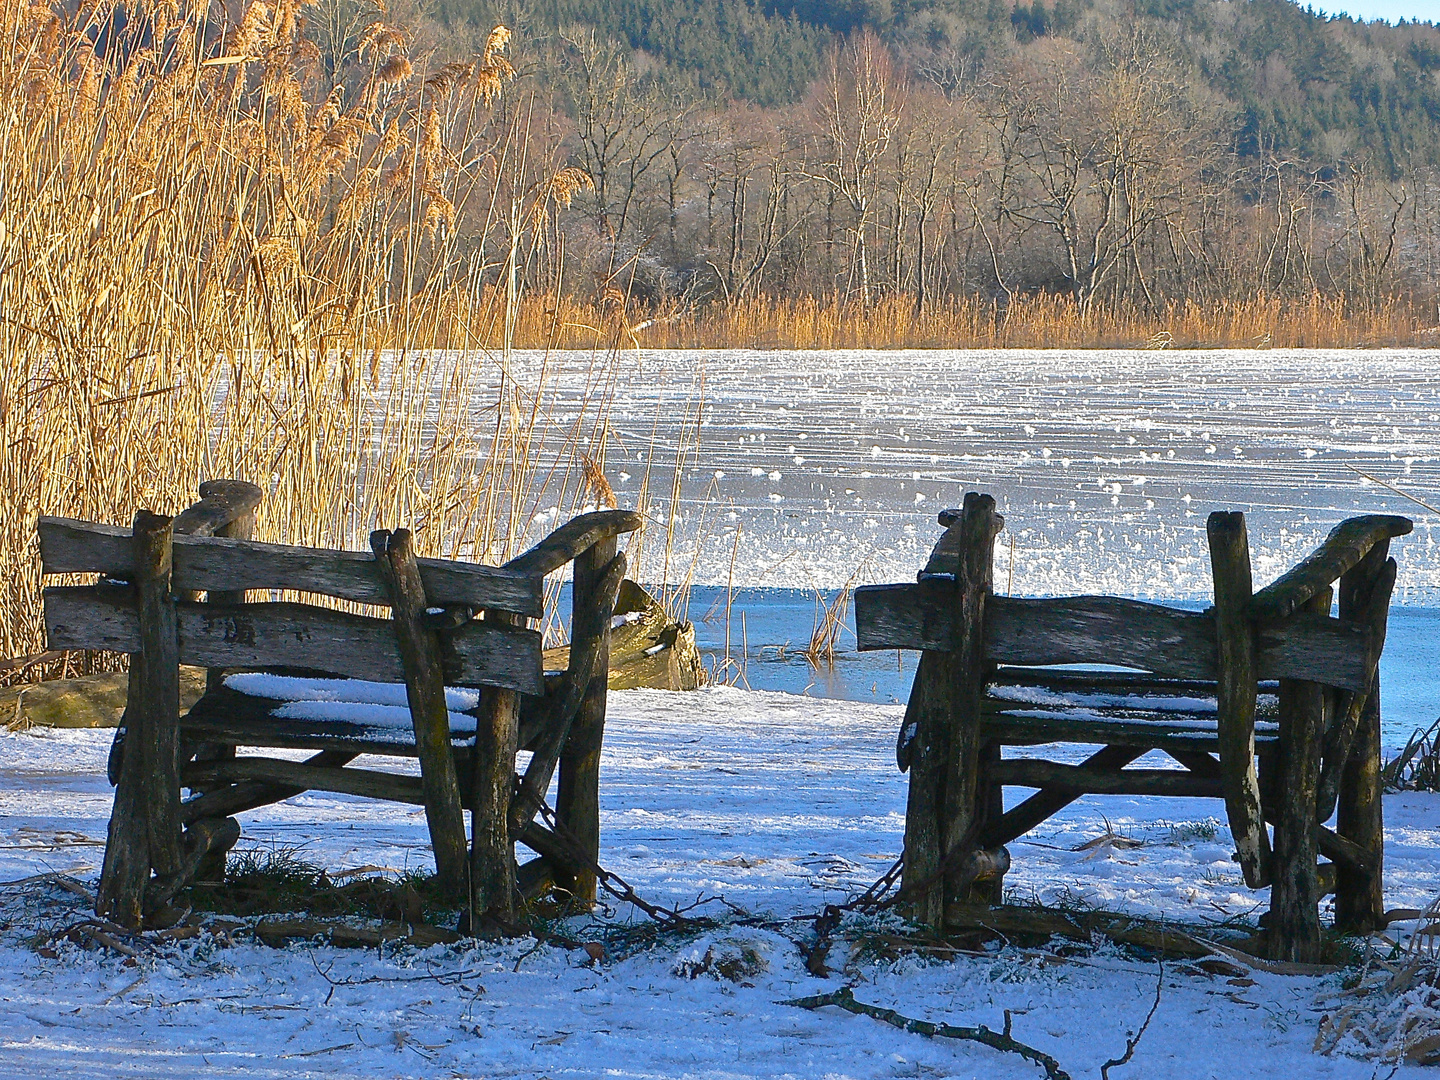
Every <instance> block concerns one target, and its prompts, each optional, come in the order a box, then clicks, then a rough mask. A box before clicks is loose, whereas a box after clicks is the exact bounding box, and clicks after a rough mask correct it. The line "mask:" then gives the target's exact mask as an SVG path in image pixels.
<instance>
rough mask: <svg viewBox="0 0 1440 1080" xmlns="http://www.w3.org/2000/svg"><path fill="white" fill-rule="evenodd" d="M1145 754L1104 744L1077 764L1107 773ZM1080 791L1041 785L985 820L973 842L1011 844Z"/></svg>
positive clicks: (993, 845)
mask: <svg viewBox="0 0 1440 1080" xmlns="http://www.w3.org/2000/svg"><path fill="white" fill-rule="evenodd" d="M1146 753H1148V750H1147V748H1145V747H1143V746H1106V747H1102V748H1101V749H1099V750H1097V751H1096V752H1095V753H1093V754H1091V755H1090V756H1089V757H1088V758H1086V759H1085V760H1084V761H1082V762H1081V763H1080V765H1081V768H1085V769H1095V770H1100V771H1103V772H1109V771H1111V770H1114V769H1123V768H1124V767H1125V766H1126V765H1129V764H1130V763H1131V762H1132V761H1134V760H1135V759H1136V758H1138V757H1142V756H1143V755H1144V754H1146ZM1081 794H1082V793H1081V792H1078V791H1074V790H1072V789H1070V788H1042V789H1041V790H1039V791H1037V792H1036V793H1035V794H1034V795H1031V796H1030V797H1029V798H1028V799H1026V800H1025V801H1024V802H1022V803H1021V804H1020V805H1019V806H1016V807H1014V808H1013V809H1011V810H1009V811H1007V812H1006V813H1004V814H1002V815H1001V816H1000V817H998V818H996V819H994V820H993V821H989V822H986V824H985V827H984V828H983V829H981V830H980V837H979V839H978V840H977V841H976V842H977V843H978V844H979V846H980V847H982V848H996V847H1000V846H1002V845H1004V844H1008V843H1010V841H1012V840H1014V839H1015V838H1016V837H1019V836H1024V835H1025V834H1026V833H1027V832H1029V831H1030V830H1031V829H1033V828H1034V827H1035V826H1036V825H1039V824H1040V823H1041V822H1042V821H1045V820H1046V819H1047V818H1049V817H1051V816H1053V815H1054V814H1056V813H1058V812H1059V811H1061V810H1063V809H1065V807H1067V806H1069V805H1070V804H1071V803H1072V802H1074V801H1075V800H1076V799H1078V798H1080V796H1081Z"/></svg>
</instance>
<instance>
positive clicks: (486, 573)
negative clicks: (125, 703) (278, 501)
mask: <svg viewBox="0 0 1440 1080" xmlns="http://www.w3.org/2000/svg"><path fill="white" fill-rule="evenodd" d="M38 531H39V533H40V558H41V562H42V564H43V569H44V572H45V573H47V574H83V573H100V574H105V575H107V576H109V577H114V578H120V579H122V580H129V578H130V576H131V574H132V573H133V562H132V560H131V556H130V547H129V545H130V531H129V530H128V529H122V528H118V527H116V526H114V525H96V524H94V523H92V522H88V521H76V520H74V519H71V518H56V517H42V518H41V519H40V521H39V525H38ZM416 562H417V564H418V565H419V567H420V580H421V581H422V582H423V583H424V585H425V595H426V596H427V597H428V598H429V600H430V602H431V604H433V605H436V606H439V605H445V604H468V605H471V606H473V607H488V608H496V609H498V610H501V611H513V612H515V613H516V614H520V615H529V616H539V615H540V614H542V612H543V611H544V599H543V595H542V590H543V588H544V582H543V580H542V578H543V575H539V574H534V573H528V572H524V571H517V570H508V569H504V568H501V567H496V566H481V565H480V564H479V563H467V562H458V561H455V560H450V559H417V560H416ZM174 587H175V588H176V589H180V590H194V591H205V592H239V591H242V590H245V589H294V590H296V591H298V592H313V593H321V594H323V595H325V596H334V597H338V598H339V599H342V600H353V601H355V602H356V603H362V604H389V603H390V593H389V591H388V590H387V589H386V587H385V583H384V581H383V580H382V579H381V577H380V574H379V571H378V570H377V569H376V567H375V560H374V558H373V557H372V556H371V554H370V553H369V552H359V551H332V550H329V549H326V548H306V547H291V546H289V545H287V544H266V543H262V542H260V541H258V540H231V539H227V538H225V537H218V536H178V535H177V536H176V537H175V542H174Z"/></svg>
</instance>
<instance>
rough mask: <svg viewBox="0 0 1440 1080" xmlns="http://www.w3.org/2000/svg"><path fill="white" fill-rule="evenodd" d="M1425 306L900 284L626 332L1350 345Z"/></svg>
mask: <svg viewBox="0 0 1440 1080" xmlns="http://www.w3.org/2000/svg"><path fill="white" fill-rule="evenodd" d="M596 314H597V315H598V313H596ZM1432 315H1433V313H1430V312H1428V311H1427V312H1426V313H1425V315H1424V316H1423V317H1422V314H1421V312H1419V311H1418V310H1416V309H1413V308H1412V307H1411V306H1410V305H1409V304H1408V303H1406V302H1404V301H1402V300H1398V299H1392V300H1388V301H1385V302H1384V303H1383V304H1381V305H1380V307H1379V308H1378V309H1367V308H1361V307H1357V306H1356V305H1353V304H1351V303H1349V302H1348V301H1347V300H1346V298H1345V297H1343V296H1323V295H1320V294H1313V295H1309V296H1305V297H1300V298H1286V299H1282V298H1275V297H1265V296H1256V297H1250V298H1246V299H1240V300H1222V301H1216V302H1213V303H1211V302H1207V303H1196V302H1187V303H1182V304H1177V305H1174V306H1171V307H1167V308H1164V309H1162V310H1159V311H1144V310H1141V309H1138V308H1134V307H1132V306H1130V305H1113V306H1107V305H1096V306H1095V307H1094V308H1092V309H1091V310H1090V311H1089V312H1088V313H1087V314H1084V315H1082V314H1080V313H1079V312H1078V310H1077V309H1076V307H1075V305H1074V303H1073V302H1072V301H1071V300H1070V299H1069V298H1068V297H1065V296H1057V295H1052V294H1042V295H1038V296H1034V297H1027V298H1019V299H1016V300H1015V301H1013V302H1012V303H1011V304H1009V306H1008V307H1005V308H1001V307H1000V306H999V305H997V304H996V303H993V302H991V301H988V300H983V299H960V300H945V301H937V302H934V303H927V304H926V305H925V306H924V307H923V308H921V309H919V310H917V309H916V305H915V302H914V299H913V298H911V297H908V296H904V295H896V296H889V297H885V298H882V299H881V300H879V301H877V302H876V303H874V304H872V305H871V306H870V307H868V308H864V307H861V306H860V305H859V304H858V303H853V302H845V301H842V300H839V299H830V300H825V299H814V298H801V299H797V300H769V299H756V300H743V301H737V302H734V303H731V304H725V305H721V304H716V305H711V306H706V307H703V308H700V309H698V310H696V311H694V312H672V313H668V314H660V315H648V316H645V317H637V318H635V319H633V321H631V322H629V324H628V325H627V327H626V328H625V330H624V331H623V332H622V333H623V336H624V337H626V338H629V339H630V340H631V341H632V342H634V343H637V344H642V345H644V346H646V347H649V348H727V347H737V348H762V349H768V348H775V349H778V348H794V349H890V348H917V349H926V348H945V349H994V348H1003V349H1050V348H1065V349H1143V348H1268V347H1274V348H1345V349H1353V348H1376V347H1388V346H1427V345H1428V346H1433V345H1435V344H1437V342H1440V330H1437V328H1436V327H1435V326H1434V320H1433V317H1431V316H1432ZM585 319H586V315H585V314H582V313H580V312H574V313H571V314H569V315H568V316H567V322H570V323H584V322H585ZM632 328H633V329H632ZM576 340H577V344H578V343H579V340H580V339H578V338H577V339H576Z"/></svg>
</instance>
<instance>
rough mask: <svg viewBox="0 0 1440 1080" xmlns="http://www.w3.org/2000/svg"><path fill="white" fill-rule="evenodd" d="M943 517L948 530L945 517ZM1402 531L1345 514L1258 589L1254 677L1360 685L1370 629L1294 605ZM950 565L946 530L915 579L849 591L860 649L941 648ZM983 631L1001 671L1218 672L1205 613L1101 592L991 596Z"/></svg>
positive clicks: (945, 638) (1369, 660) (1211, 618)
mask: <svg viewBox="0 0 1440 1080" xmlns="http://www.w3.org/2000/svg"><path fill="white" fill-rule="evenodd" d="M940 521H941V523H942V524H945V525H952V526H953V524H954V523H955V521H956V518H955V516H954V512H953V511H947V512H946V513H945V514H942V515H941V517H940ZM1411 527H1412V524H1411V522H1410V521H1409V519H1407V518H1403V517H1390V516H1381V515H1369V516H1365V517H1359V518H1351V519H1349V520H1347V521H1344V522H1342V523H1341V524H1340V525H1337V526H1336V527H1335V529H1334V530H1333V531H1332V533H1331V535H1330V537H1329V538H1328V539H1327V540H1326V542H1325V543H1324V544H1323V545H1321V547H1320V548H1319V549H1318V550H1317V551H1316V552H1315V553H1314V554H1312V555H1311V556H1310V557H1309V558H1307V559H1305V560H1304V561H1303V562H1302V563H1300V564H1299V565H1297V566H1296V567H1295V568H1294V569H1293V570H1291V571H1290V572H1289V573H1288V574H1286V575H1285V576H1284V577H1282V578H1280V579H1279V580H1278V581H1276V582H1275V583H1274V584H1272V585H1270V586H1268V587H1267V588H1265V589H1263V590H1261V591H1260V592H1257V593H1256V594H1255V595H1254V597H1253V599H1252V601H1251V606H1250V615H1251V618H1252V620H1253V621H1254V622H1255V623H1256V626H1257V633H1256V636H1257V640H1256V646H1257V648H1256V667H1257V670H1256V674H1257V677H1258V678H1261V679H1282V678H1283V679H1300V680H1304V681H1307V682H1318V683H1323V684H1325V685H1327V686H1336V687H1340V688H1341V689H1345V690H1353V691H1364V690H1366V689H1367V688H1368V686H1369V681H1370V672H1371V670H1372V669H1373V665H1374V654H1375V653H1376V651H1378V648H1379V646H1380V644H1381V641H1379V640H1377V639H1378V637H1379V635H1377V634H1376V632H1375V631H1374V629H1373V628H1372V627H1370V626H1366V625H1362V624H1358V623H1356V622H1352V621H1349V620H1345V619H1338V618H1334V617H1332V616H1330V615H1322V614H1317V613H1312V612H1306V611H1302V610H1301V608H1302V607H1303V606H1304V605H1305V603H1306V602H1307V601H1309V600H1310V599H1312V598H1313V597H1315V596H1316V595H1318V593H1319V592H1320V591H1321V589H1323V588H1326V587H1328V586H1329V584H1330V583H1331V582H1333V581H1335V580H1336V579H1337V578H1340V577H1342V576H1343V575H1344V574H1345V573H1347V572H1348V571H1349V570H1351V569H1353V568H1354V567H1355V566H1356V565H1358V564H1359V562H1360V560H1361V559H1362V558H1363V557H1364V555H1365V554H1366V553H1367V552H1368V551H1369V550H1370V548H1371V547H1373V546H1374V545H1375V544H1376V543H1378V542H1379V541H1380V540H1381V539H1386V538H1389V537H1394V536H1402V535H1404V534H1406V533H1408V532H1409V531H1410V529H1411ZM955 559H956V556H955V554H954V550H953V542H952V541H951V540H950V534H949V533H947V535H946V538H942V540H941V542H940V543H939V544H938V545H937V546H936V549H935V554H934V555H932V557H931V561H930V565H928V566H927V567H926V570H925V571H922V572H921V574H920V580H919V581H917V582H915V583H914V584H899V585H870V586H864V587H862V588H859V589H857V590H855V629H856V636H857V638H858V642H859V648H860V649H862V650H867V649H922V650H934V651H939V652H946V651H949V650H950V649H951V648H952V647H953V642H954V641H955V640H956V629H957V628H956V619H957V616H958V611H957V607H956V604H955V596H954V592H955V584H954V582H955V569H954V568H953V567H951V566H950V565H949V563H952V562H954V561H955ZM983 633H984V652H985V656H986V658H987V659H988V660H991V661H993V662H995V663H1000V664H1016V665H1025V666H1045V665H1051V664H1115V665H1119V666H1123V667H1133V668H1140V669H1142V670H1145V671H1149V672H1152V673H1153V674H1155V675H1159V676H1162V677H1167V678H1177V679H1204V680H1214V679H1216V678H1217V677H1218V673H1219V661H1218V649H1217V634H1216V625H1215V613H1214V611H1213V610H1207V611H1186V610H1183V609H1180V608H1173V607H1167V606H1165V605H1163V604H1150V603H1144V602H1142V601H1139V600H1127V599H1121V598H1118V597H1110V596H1064V597H1050V598H1041V599H1035V598H1020V597H1008V596H989V597H987V598H986V602H985V618H984V630H983Z"/></svg>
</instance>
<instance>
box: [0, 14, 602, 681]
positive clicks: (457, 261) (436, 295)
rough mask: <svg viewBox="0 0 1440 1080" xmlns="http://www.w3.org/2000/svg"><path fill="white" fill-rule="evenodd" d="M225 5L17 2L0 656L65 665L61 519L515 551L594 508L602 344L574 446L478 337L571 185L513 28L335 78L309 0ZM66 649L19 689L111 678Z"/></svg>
mask: <svg viewBox="0 0 1440 1080" xmlns="http://www.w3.org/2000/svg"><path fill="white" fill-rule="evenodd" d="M209 11H210V9H208V8H207V7H206V6H204V5H199V4H197V5H195V6H189V5H186V4H184V3H181V4H180V5H178V6H176V5H171V4H162V5H156V6H154V7H150V6H146V5H144V4H141V5H139V6H134V5H127V6H126V7H125V8H124V9H123V11H122V9H121V8H119V7H118V6H113V5H108V4H105V3H100V4H94V3H86V4H82V5H80V6H79V8H78V10H77V9H75V8H74V7H73V6H72V7H62V6H59V5H56V6H50V5H48V4H43V3H42V4H32V3H27V2H25V0H0V37H3V42H0V108H3V109H4V111H5V116H6V123H5V125H4V126H3V128H0V355H3V356H4V358H5V359H4V363H3V366H0V446H3V450H0V658H23V657H27V656H34V655H36V654H40V653H41V650H42V649H43V647H44V632H43V625H42V607H41V604H40V597H39V587H40V575H39V560H38V551H37V546H36V539H35V523H36V519H37V517H38V515H40V514H61V515H68V516H73V517H82V518H88V519H91V520H99V521H112V522H116V523H119V524H128V519H129V515H130V514H131V513H132V512H133V511H134V510H135V509H136V508H138V507H146V508H150V509H153V510H156V511H160V512H172V513H173V512H175V511H178V510H179V509H181V508H182V507H183V506H185V505H187V504H188V503H189V502H191V501H193V500H194V498H195V492H196V488H197V486H198V484H199V482H200V481H201V480H203V479H206V478H210V477H233V478H237V479H244V480H249V481H253V482H255V483H257V484H259V485H260V486H261V487H262V488H263V489H264V490H265V493H266V494H265V499H264V501H263V502H262V504H261V507H260V512H259V520H258V533H257V535H258V536H259V537H260V538H262V539H284V540H286V541H288V542H291V543H297V544H313V545H323V546H345V547H351V548H359V549H361V550H363V549H364V546H365V537H366V535H367V533H368V532H369V531H370V530H371V529H373V528H375V527H379V526H388V527H396V526H400V525H405V526H408V527H410V528H412V529H413V530H414V531H415V534H416V537H417V544H418V546H419V547H420V548H421V549H422V550H423V551H424V553H426V554H448V555H457V556H464V557H470V558H478V559H485V560H488V561H495V560H500V559H503V558H505V557H507V556H508V555H510V554H512V553H514V552H515V551H516V550H518V549H519V548H520V547H521V546H522V545H523V544H524V543H525V542H526V540H527V539H533V538H534V536H535V535H536V534H537V533H538V531H539V530H540V529H541V528H542V527H543V526H545V525H552V526H553V518H554V517H556V516H559V517H561V518H562V519H563V516H566V515H568V513H569V512H571V511H572V510H574V509H578V508H581V507H583V506H584V505H586V503H587V501H589V502H593V501H594V500H595V498H596V495H595V493H594V492H592V490H591V489H592V487H593V486H594V485H593V484H591V483H587V482H586V479H585V470H584V462H585V461H586V460H587V459H588V460H590V461H591V462H592V465H593V464H594V463H596V462H598V463H600V464H601V466H603V458H604V455H603V443H604V421H603V419H601V415H602V414H603V412H604V407H605V402H604V400H603V395H604V392H605V389H604V388H605V386H606V385H607V382H606V377H605V375H604V369H605V367H606V365H607V364H608V363H609V362H610V361H609V359H608V356H607V354H601V355H598V356H597V357H596V358H595V359H594V360H593V361H592V362H591V365H590V366H591V369H592V384H593V402H592V403H591V404H593V408H587V409H586V410H585V411H584V415H583V416H582V417H581V418H580V419H579V420H577V421H575V422H574V423H573V424H572V425H571V427H570V428H569V429H567V430H564V431H556V430H554V424H553V422H551V421H550V420H548V419H547V410H546V386H547V373H548V371H549V370H550V367H549V365H548V364H547V362H545V361H544V360H541V361H538V362H535V363H530V364H528V365H519V366H517V365H516V363H515V361H514V359H513V358H512V357H511V355H510V351H509V349H508V341H504V342H501V343H500V344H501V346H507V347H501V348H498V349H494V350H492V349H491V348H489V347H488V344H487V343H490V342H494V341H496V334H497V332H498V333H500V334H501V335H502V336H503V331H504V327H505V325H506V319H505V312H506V310H507V306H506V303H505V300H506V295H505V292H506V291H505V290H500V291H498V292H497V290H496V289H495V288H494V287H493V282H494V281H496V280H497V279H498V280H504V279H505V276H506V275H505V272H504V271H505V269H506V267H507V264H508V265H513V264H514V263H515V262H516V261H517V260H519V259H521V258H523V257H529V256H530V255H531V254H533V253H534V251H535V249H536V247H537V246H538V245H539V244H540V243H541V241H542V240H543V239H544V237H545V235H546V229H547V227H548V226H549V224H550V222H551V221H552V220H553V218H554V216H555V215H556V214H558V213H560V212H563V209H564V207H565V205H567V204H568V200H569V196H570V194H571V193H572V192H573V190H574V188H575V185H576V184H577V183H578V181H576V179H575V178H574V177H573V176H569V175H567V174H566V172H565V171H564V170H560V171H558V172H554V173H547V171H546V170H544V169H543V168H539V167H537V166H536V165H535V163H534V162H527V160H526V159H525V155H524V154H523V153H522V150H523V141H524V136H525V131H524V126H523V108H522V107H520V105H519V104H516V103H513V102H512V103H511V104H510V106H509V107H505V105H506V102H505V99H504V95H505V94H506V93H507V92H508V91H507V87H508V86H509V85H510V78H511V75H512V74H513V72H512V70H511V68H510V64H509V62H508V60H507V59H506V52H507V45H508V39H509V34H508V31H506V30H505V29H504V28H503V27H497V28H496V30H495V31H494V33H492V34H491V36H490V40H489V42H488V43H487V47H486V49H485V54H484V57H483V59H480V60H477V61H475V62H472V63H468V64H450V65H445V66H444V67H438V68H435V69H433V70H427V69H424V68H423V67H422V66H420V63H419V61H418V60H416V61H413V62H412V59H411V58H410V57H409V56H408V55H407V52H406V49H407V47H408V41H407V38H406V36H405V34H404V33H403V32H401V31H399V30H396V29H394V28H392V27H389V26H386V25H385V24H383V23H380V22H377V23H375V24H373V25H372V26H370V27H369V28H368V29H366V30H365V33H364V39H363V40H364V47H363V48H362V50H361V53H360V57H361V61H360V63H361V70H360V71H359V72H358V73H356V74H354V77H353V78H351V79H349V80H348V81H347V82H346V84H345V85H344V86H340V87H335V88H333V89H332V88H331V87H330V84H329V80H328V79H325V78H323V77H322V75H321V71H322V65H320V64H319V62H318V61H319V57H318V56H317V55H316V52H315V49H314V47H313V46H312V45H311V44H310V43H309V42H308V41H306V40H305V39H304V38H303V36H302V35H301V33H300V10H299V5H298V4H297V3H294V2H293V0H280V2H279V3H275V4H271V5H266V4H261V3H258V2H257V3H252V4H251V5H250V6H249V8H248V9H246V10H245V11H244V13H243V15H242V17H241V18H240V20H239V21H238V22H237V23H235V24H233V25H224V24H220V25H217V24H215V23H214V22H212V21H210V15H209ZM121 28H123V29H121ZM347 86H348V87H349V88H348V89H347V88H346V87H347ZM522 104H523V103H522ZM542 164H543V163H542ZM527 169H528V171H527ZM497 207H498V209H497ZM497 215H502V216H503V218H504V220H506V221H508V222H509V223H510V225H511V227H510V229H509V234H508V235H509V243H508V245H507V247H505V248H503V249H502V250H501V251H500V252H499V253H498V255H493V256H491V257H489V261H487V259H486V257H483V253H477V252H476V251H474V250H473V249H471V248H469V247H467V240H466V237H467V236H469V235H473V234H474V231H475V230H478V232H479V234H481V235H489V233H487V229H488V230H490V232H493V231H494V230H493V228H492V227H493V226H494V224H495V221H496V217H497ZM461 226H467V228H462V227H461ZM497 271H498V272H497ZM487 275H488V276H487ZM487 283H490V287H487ZM514 296H515V294H514V292H513V291H511V292H510V298H511V300H512V301H513V299H514ZM509 310H512V311H514V310H516V307H515V305H514V303H513V302H512V303H511V304H510V306H509ZM525 310H527V311H534V310H541V311H543V310H544V309H543V306H536V305H531V306H530V307H529V308H526V309H525ZM524 326H525V332H526V333H538V330H535V329H534V328H533V327H532V326H531V325H530V324H528V323H527V324H524ZM497 328H498V329H497ZM595 341H596V337H595V335H593V334H592V337H591V344H592V345H593V344H594V343H595ZM542 442H543V443H544V444H545V445H546V446H548V447H549V448H550V451H549V452H548V455H547V458H546V462H547V464H546V467H545V468H544V469H543V471H542V470H541V469H540V468H539V466H538V463H539V461H540V460H541V456H540V454H539V453H538V450H539V447H540V445H541V444H542ZM599 467H600V466H596V468H599ZM551 506H554V507H558V509H559V513H558V514H554V515H550V519H551V520H548V521H547V520H545V515H544V514H543V513H541V511H540V508H541V507H551ZM49 659H50V658H48V657H47V658H46V660H47V662H45V663H38V664H36V663H31V664H24V663H18V664H17V663H12V664H10V665H9V666H7V667H5V668H4V670H0V680H7V679H16V678H34V677H37V676H43V675H46V674H53V673H55V672H56V671H57V670H65V671H67V672H69V673H74V672H76V671H82V670H85V669H86V668H93V667H95V666H97V665H98V666H111V665H114V664H115V663H117V662H118V658H114V657H108V658H107V657H86V658H81V659H80V660H78V661H77V660H76V658H73V657H69V658H65V659H64V660H63V662H61V663H60V664H59V665H58V666H57V664H54V663H49V662H48V660H49Z"/></svg>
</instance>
